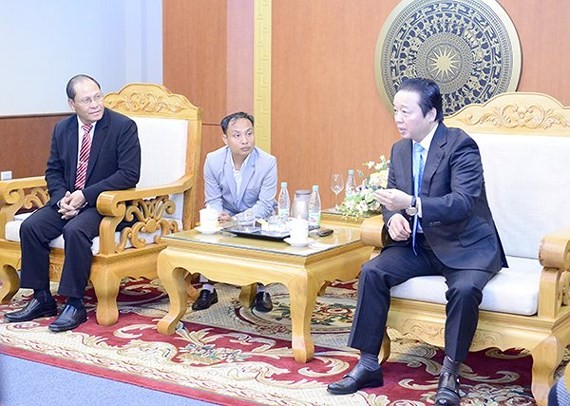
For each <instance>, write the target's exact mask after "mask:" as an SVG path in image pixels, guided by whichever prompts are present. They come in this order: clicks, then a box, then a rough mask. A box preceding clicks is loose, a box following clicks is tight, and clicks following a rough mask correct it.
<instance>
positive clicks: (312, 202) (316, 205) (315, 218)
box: [309, 185, 321, 229]
mask: <svg viewBox="0 0 570 406" xmlns="http://www.w3.org/2000/svg"><path fill="white" fill-rule="evenodd" d="M320 226H321V197H320V196H319V185H313V191H312V192H311V197H310V198H309V228H310V229H315V228H319V227H320Z"/></svg>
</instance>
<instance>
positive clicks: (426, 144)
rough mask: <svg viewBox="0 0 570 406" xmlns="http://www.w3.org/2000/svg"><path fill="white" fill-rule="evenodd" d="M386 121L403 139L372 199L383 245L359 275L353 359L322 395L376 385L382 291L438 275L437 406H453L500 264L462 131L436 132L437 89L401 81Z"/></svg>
mask: <svg viewBox="0 0 570 406" xmlns="http://www.w3.org/2000/svg"><path fill="white" fill-rule="evenodd" d="M394 118H395V122H396V126H397V127H398V131H399V132H400V135H401V136H402V138H403V139H402V140H400V141H398V142H396V143H395V144H394V146H393V147H392V152H391V158H390V169H389V175H388V188H387V189H384V190H379V191H377V192H376V198H377V199H378V201H379V202H380V203H381V204H382V205H383V206H384V211H383V215H384V221H385V229H384V230H383V233H384V235H386V244H385V247H384V249H383V250H382V252H381V253H380V255H378V256H377V257H376V258H374V259H372V260H370V261H368V262H367V263H365V264H364V265H363V267H362V272H361V275H360V280H359V288H358V302H357V308H356V313H355V318H354V322H353V325H352V331H351V334H350V338H349V345H350V346H351V347H353V348H357V349H359V350H360V360H359V362H358V364H357V365H356V366H355V367H354V369H353V370H352V371H351V372H349V373H348V374H347V375H346V376H345V377H344V378H343V379H342V380H340V381H338V382H335V383H332V384H330V385H329V386H328V391H329V392H330V393H333V394H347V393H354V392H356V391H357V390H359V389H361V388H367V387H378V386H382V384H383V375H382V369H381V367H380V366H379V364H378V353H379V351H380V345H381V343H382V338H383V336H384V332H385V330H386V319H387V315H388V310H389V306H390V288H392V287H393V286H395V285H398V284H400V283H403V282H404V281H406V280H408V279H410V278H413V277H415V276H424V275H443V276H444V277H445V279H446V283H447V286H448V290H447V292H446V298H447V306H446V314H447V319H446V324H445V354H446V356H445V359H444V364H443V368H442V370H441V374H440V378H439V384H438V389H437V394H436V404H437V405H458V404H459V401H460V394H459V380H458V373H459V366H460V364H461V362H462V361H464V360H465V358H466V357H467V354H468V350H469V347H470V345H471V341H472V339H473V335H474V333H475V329H476V328H477V322H478V316H479V304H480V303H481V300H482V290H483V288H484V287H485V285H486V284H487V282H488V281H489V280H490V279H491V278H492V277H493V275H494V274H495V273H497V272H498V271H499V270H500V269H501V268H502V267H504V266H507V263H506V259H505V255H504V252H503V247H502V245H501V241H500V239H499V235H498V233H497V230H496V228H495V224H494V222H493V218H492V216H491V211H490V210H489V206H488V204H487V197H486V194H485V182H484V179H483V167H482V164H481V156H480V154H479V149H478V147H477V144H476V143H475V141H473V139H471V138H470V137H469V136H468V135H467V134H466V133H465V132H464V131H462V130H460V129H457V128H447V127H446V126H445V125H444V124H443V110H442V97H441V93H440V91H439V88H438V86H437V84H436V83H435V82H433V81H431V80H427V79H409V80H407V81H404V82H403V83H402V85H401V86H400V88H399V89H398V92H397V93H396V95H395V96H394ZM424 163H425V165H424Z"/></svg>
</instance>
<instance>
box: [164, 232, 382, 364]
mask: <svg viewBox="0 0 570 406" xmlns="http://www.w3.org/2000/svg"><path fill="white" fill-rule="evenodd" d="M322 226H323V227H326V228H332V229H333V230H334V233H333V234H332V235H330V236H328V237H323V238H318V237H314V238H313V240H314V242H313V243H311V244H310V245H309V246H307V247H301V248H296V247H291V246H289V245H288V244H287V243H285V242H282V241H268V240H260V239H254V238H244V237H233V236H230V235H229V234H227V233H217V234H214V235H203V234H200V233H199V232H198V231H196V230H190V231H181V232H178V233H174V234H171V235H169V236H167V237H164V240H165V241H166V243H167V247H166V248H165V249H164V250H163V251H162V252H161V253H160V254H159V256H158V277H159V278H160V280H161V282H162V284H163V286H164V287H165V289H166V292H167V293H168V296H169V298H170V306H169V311H168V314H167V315H166V316H164V317H163V318H162V319H161V320H160V321H159V322H158V326H157V328H158V331H159V332H160V333H162V334H167V335H169V334H172V333H173V332H174V329H175V327H176V324H177V323H178V322H179V321H180V319H181V318H182V316H183V315H184V314H185V313H186V311H187V306H188V295H189V294H188V292H189V289H191V288H189V279H190V278H189V275H190V274H194V273H201V274H203V275H204V276H205V277H207V278H208V279H210V280H213V281H217V282H224V283H229V284H233V285H238V286H243V287H246V288H244V289H242V293H241V294H240V302H241V305H242V306H250V305H251V304H252V302H253V299H254V297H255V292H256V283H257V282H261V283H263V284H265V285H267V284H269V283H282V284H284V285H285V286H286V287H287V289H288V291H289V296H290V303H291V327H292V347H293V355H294V357H295V360H297V361H298V362H308V361H310V360H311V359H312V358H313V355H314V352H315V348H314V344H313V340H312V338H311V315H312V313H313V308H314V305H315V301H316V297H317V294H318V293H319V291H320V290H321V288H322V287H324V286H326V282H332V281H335V280H341V281H346V280H351V279H354V278H356V276H357V275H358V273H359V272H360V267H361V265H362V264H363V263H364V262H365V261H366V260H368V258H369V257H370V254H371V252H372V248H371V247H366V246H364V245H363V244H362V243H361V242H360V230H359V228H358V227H353V226H343V225H339V224H336V223H330V224H327V223H324V224H323V225H322Z"/></svg>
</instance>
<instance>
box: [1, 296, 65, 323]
mask: <svg viewBox="0 0 570 406" xmlns="http://www.w3.org/2000/svg"><path fill="white" fill-rule="evenodd" d="M56 314H57V304H56V303H55V301H53V302H49V303H42V302H40V301H39V300H38V299H36V298H32V300H30V301H29V302H28V304H27V305H26V307H24V308H23V309H21V310H16V311H15V312H11V313H6V314H5V315H4V319H5V320H8V321H9V322H11V323H15V322H22V321H30V320H34V319H37V318H40V317H51V316H55V315H56Z"/></svg>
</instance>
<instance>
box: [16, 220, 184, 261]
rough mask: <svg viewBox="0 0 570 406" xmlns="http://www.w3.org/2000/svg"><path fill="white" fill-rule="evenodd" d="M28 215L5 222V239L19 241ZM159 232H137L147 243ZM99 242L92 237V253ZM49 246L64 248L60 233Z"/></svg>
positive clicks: (179, 224) (180, 225) (96, 252)
mask: <svg viewBox="0 0 570 406" xmlns="http://www.w3.org/2000/svg"><path fill="white" fill-rule="evenodd" d="M30 215H31V213H26V214H18V215H16V216H14V221H9V222H8V223H6V240H8V241H16V242H20V226H21V225H22V221H24V219H26V218H27V217H29V216H30ZM176 222H177V223H178V227H179V228H180V229H182V221H180V220H176ZM159 234H160V230H157V231H155V232H154V233H139V237H140V238H142V239H143V240H145V241H146V243H147V244H150V243H152V242H153V241H154V238H155V237H156V236H157V235H159ZM120 235H121V233H120V232H118V231H117V232H115V242H116V243H118V242H119V238H120ZM99 243H100V239H99V237H95V238H94V239H93V245H91V252H93V255H97V254H98V253H99V250H100V246H99ZM49 246H50V247H52V248H61V249H64V247H65V240H64V239H63V235H60V236H59V237H57V238H55V239H53V240H51V241H50V243H49ZM130 247H132V244H131V242H130V241H127V245H126V247H125V248H130Z"/></svg>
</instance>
